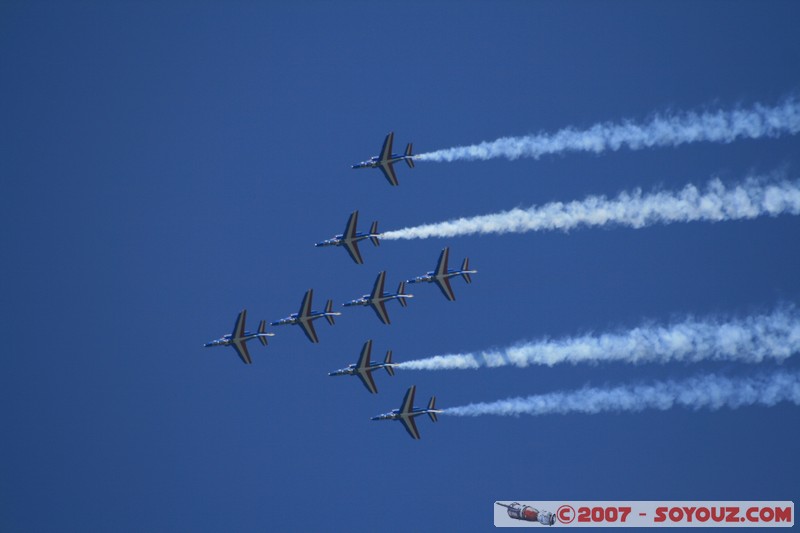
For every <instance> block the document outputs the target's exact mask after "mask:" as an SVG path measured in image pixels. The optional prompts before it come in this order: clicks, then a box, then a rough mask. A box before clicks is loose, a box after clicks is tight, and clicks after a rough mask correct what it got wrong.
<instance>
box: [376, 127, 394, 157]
mask: <svg viewBox="0 0 800 533" xmlns="http://www.w3.org/2000/svg"><path fill="white" fill-rule="evenodd" d="M393 140H394V132H393V131H390V132H389V135H387V136H386V139H384V140H383V148H381V155H380V156H379V158H378V160H379V161H381V162H385V161H389V159H391V158H392V141H393Z"/></svg>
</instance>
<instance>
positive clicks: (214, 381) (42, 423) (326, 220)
mask: <svg viewBox="0 0 800 533" xmlns="http://www.w3.org/2000/svg"><path fill="white" fill-rule="evenodd" d="M798 14H800V8H799V7H798V6H797V4H796V3H791V2H769V3H763V2H737V3H721V2H705V3H700V4H697V3H693V4H691V5H690V4H688V3H680V2H672V3H668V4H657V3H652V2H639V3H633V2H602V3H597V2H570V3H562V2H502V3H497V2H493V3H490V2H475V3H470V4H467V5H464V4H463V3H455V2H441V3H435V4H433V5H430V4H429V3H421V2H411V3H406V4H403V7H402V9H398V6H397V5H396V4H390V3H373V2H352V3H347V4H344V5H340V4H337V5H335V6H333V5H328V4H325V3H322V2H301V3H296V4H291V5H277V4H260V3H255V2H233V3H224V4H223V3H214V2H201V3H194V4H191V5H189V4H182V3H165V4H164V5H158V6H156V5H154V4H147V3H140V2H117V3H114V4H113V5H107V4H106V3H93V2H80V3H71V4H70V5H67V4H64V3H57V2H52V3H51V2H25V3H23V2H7V3H4V4H3V5H2V7H0V61H1V63H0V64H1V65H2V72H3V79H4V82H3V83H2V84H0V122H2V124H3V125H4V127H3V128H2V129H0V146H2V152H0V153H1V154H2V156H0V175H2V180H0V187H1V189H0V190H2V194H0V198H2V201H3V204H4V205H3V209H2V210H0V217H2V224H3V227H4V228H5V231H3V232H2V234H1V235H0V239H2V241H0V242H1V243H2V246H3V249H4V250H5V256H4V257H5V259H4V261H3V273H4V276H3V279H4V283H3V290H2V294H3V297H2V299H0V301H2V313H3V320H2V321H1V322H0V328H1V331H2V334H3V338H4V339H5V347H4V350H3V353H4V357H3V358H2V361H3V362H2V371H0V389H1V390H2V397H3V404H4V407H5V408H4V409H3V414H2V422H3V427H4V428H5V435H6V438H5V439H3V445H2V451H3V453H2V460H0V476H1V477H2V479H3V483H2V484H0V491H2V492H1V493H0V529H3V530H4V531H53V530H63V529H74V530H84V531H107V530H108V529H109V528H111V529H113V530H115V531H165V530H186V531H220V530H229V531H237V530H239V531H246V530H264V529H270V530H278V531H279V530H284V531H285V530H298V529H299V530H342V529H346V530H357V531H358V530H363V531H374V530H378V529H379V530H409V529H410V530H414V531H441V530H458V531H472V530H474V531H482V530H487V529H489V528H491V527H492V526H491V524H492V517H493V510H492V503H493V502H494V501H495V500H509V499H512V500H513V499H518V500H557V499H572V500H579V499H585V500H613V499H637V500H649V499H681V500H691V499H699V500H703V499H707V500H711V499H722V500H769V499H778V500H789V499H793V500H796V499H797V497H798V496H800V494H798V489H797V482H796V480H797V478H798V474H800V462H799V461H798V459H797V454H796V442H797V439H798V425H797V420H798V412H797V407H795V406H789V405H780V406H777V407H774V408H756V407H753V408H744V409H739V410H736V411H729V410H722V411H718V412H707V411H699V412H691V411H686V410H680V409H676V410H672V411H666V412H652V411H651V412H643V413H640V414H603V415H569V416H558V415H557V416H548V417H540V418H533V417H520V418H511V417H509V418H506V417H496V418H495V417H479V418H474V419H464V418H456V417H442V418H441V419H440V421H439V423H438V424H436V425H435V426H434V425H433V424H431V423H430V421H429V420H427V419H425V420H420V423H419V428H420V431H421V433H422V440H420V441H419V442H415V441H412V440H411V439H409V438H408V437H407V436H406V434H405V433H404V432H403V430H402V428H401V427H400V426H399V424H394V423H387V422H380V423H378V422H371V421H370V420H369V417H370V416H372V415H375V414H378V413H382V412H385V411H388V410H390V409H392V408H395V407H397V406H399V403H400V400H401V398H402V395H403V393H404V392H405V390H406V388H407V387H408V386H409V385H411V384H416V385H417V389H418V400H417V402H418V404H422V403H423V402H424V401H425V400H426V399H427V397H428V396H429V395H430V394H436V395H437V397H438V404H439V405H440V406H442V407H447V406H450V405H461V404H464V403H469V402H473V401H489V400H494V399H500V398H505V397H508V396H518V395H523V396H525V395H529V394H536V393H540V392H551V391H557V390H570V389H575V388H579V387H581V386H583V385H585V384H591V385H594V386H597V385H603V384H611V385H617V384H625V383H631V382H637V381H651V380H658V379H665V378H680V377H683V376H691V375H694V374H697V373H700V372H705V371H715V372H721V373H728V374H730V375H746V374H750V373H754V372H756V371H758V368H757V367H755V366H745V365H733V364H720V363H716V364H712V363H707V364H701V365H639V366H630V365H622V364H609V365H598V366H588V365H583V366H561V367H554V368H552V369H541V368H530V369H522V370H521V369H515V368H502V369H494V370H492V369H482V370H477V371H450V372H427V373H426V372H411V371H405V372H398V373H397V375H396V376H395V377H393V378H389V377H388V376H387V375H385V374H384V373H381V374H379V375H377V377H376V378H377V379H376V381H377V384H378V387H379V389H380V394H378V395H376V396H370V395H369V394H367V393H366V391H365V390H363V388H362V387H361V385H360V384H358V383H357V382H356V381H355V380H354V379H347V378H330V377H328V376H327V375H326V374H327V372H328V371H330V370H333V369H336V368H340V367H342V366H344V365H346V364H347V363H350V362H353V361H355V360H356V358H357V356H358V351H359V350H360V347H361V345H362V344H363V342H364V341H365V340H367V339H370V338H371V339H373V340H374V345H375V346H374V348H375V350H376V351H377V353H378V354H382V353H383V351H385V350H386V349H392V350H393V351H394V355H395V358H396V360H398V361H402V360H408V359H416V358H419V357H425V356H428V355H434V354H442V353H452V352H459V351H471V350H479V349H483V348H488V347H492V346H504V345H507V344H510V343H513V342H516V341H520V340H526V339H539V338H542V337H553V338H558V337H561V336H566V335H573V334H577V333H585V332H592V331H594V332H602V331H606V330H614V329H624V328H629V327H633V326H636V325H638V324H640V323H642V322H643V321H645V320H654V321H659V322H666V321H669V320H670V319H672V318H675V317H683V316H686V315H687V314H692V315H697V316H705V315H709V314H714V313H721V314H731V315H735V316H746V315H748V314H750V313H754V312H762V311H767V310H770V309H773V308H774V307H775V306H776V305H777V304H778V303H780V302H794V303H798V302H800V277H799V276H798V275H797V273H798V272H800V250H798V247H797V242H798V235H800V233H799V232H800V219H798V218H797V217H781V218H774V219H773V218H761V219H757V220H753V221H741V222H728V223H720V224H706V223H692V224H683V225H681V224H676V225H671V226H655V227H651V228H647V229H641V230H631V229H624V228H619V229H615V228H611V229H585V230H576V231H574V232H571V233H569V234H563V233H557V232H556V233H540V234H525V235H506V236H483V237H462V238H455V239H445V240H440V239H429V240H424V241H408V242H404V241H394V242H385V243H384V244H383V245H382V246H381V247H380V248H377V249H376V248H372V247H371V246H369V245H367V246H363V247H362V252H363V255H364V257H365V264H364V265H361V266H359V265H355V264H353V263H352V262H351V261H350V259H349V258H348V257H347V255H346V254H345V252H344V251H342V250H332V249H315V248H314V247H313V246H312V245H313V243H314V242H316V241H318V240H321V239H324V238H328V237H330V236H331V235H333V234H334V233H339V232H341V230H342V228H343V225H344V223H345V221H346V219H347V216H348V215H349V213H350V212H351V211H353V210H355V209H359V210H360V212H361V224H362V228H366V224H367V223H368V222H369V221H371V220H373V219H377V220H379V221H380V225H381V228H382V229H394V228H400V227H404V226H407V225H413V224H418V223H422V222H433V221H438V220H444V219H447V218H450V217H455V216H467V215H475V214H482V213H490V212H494V211H497V210H502V209H507V208H510V207H515V206H528V205H532V204H541V203H545V202H549V201H554V200H573V199H580V198H583V197H584V196H586V195H589V194H607V195H615V194H616V193H618V192H619V191H621V190H627V189H631V188H635V187H642V188H644V189H645V190H647V189H650V188H653V187H663V188H665V189H677V188H680V187H683V186H684V185H685V184H686V183H690V182H691V183H705V182H706V181H708V179H709V178H711V177H712V176H719V177H720V178H721V179H723V180H725V181H731V182H732V181H737V180H739V179H741V178H743V177H744V176H746V175H748V174H749V173H753V172H755V173H765V172H771V171H773V170H776V169H782V170H783V171H785V173H786V175H787V176H788V177H791V178H794V179H796V178H797V176H798V165H799V164H800V162H798V161H797V154H798V153H800V151H799V150H798V149H799V148H800V139H798V138H797V137H791V136H789V137H783V138H779V139H770V140H757V141H741V142H737V143H734V144H731V145H712V144H695V145H688V146H684V147H680V148H675V149H673V148H659V149H653V150H642V151H636V152H634V151H626V150H621V151H619V152H616V153H607V154H603V155H587V154H574V155H563V156H548V157H543V158H542V159H540V160H518V161H513V162H512V161H505V160H493V161H486V162H472V163H450V164H445V163H419V164H418V165H417V168H415V169H413V170H410V169H408V168H406V167H405V166H402V168H400V167H398V177H399V180H400V186H399V187H396V188H391V187H389V186H388V184H387V183H386V182H385V180H384V179H383V178H382V177H381V176H380V173H379V172H378V171H367V170H358V171H356V170H350V168H349V166H350V165H351V164H352V163H354V162H357V161H360V160H362V159H365V158H366V157H368V156H371V155H374V154H375V153H377V151H378V149H379V147H380V143H381V141H382V139H383V136H384V135H385V134H386V133H387V132H388V131H390V130H393V131H395V142H396V143H397V146H398V147H402V145H403V144H404V143H405V142H407V141H413V142H414V146H415V148H416V150H417V151H420V152H422V151H427V150H433V149H439V148H446V147H449V146H456V145H461V144H470V143H475V142H480V141H484V140H492V139H495V138H497V137H501V136H505V135H524V134H528V133H536V132H540V131H544V132H548V131H556V130H558V129H561V128H563V127H567V126H575V127H588V126H591V125H592V124H594V123H596V122H599V121H607V120H610V121H618V120H622V119H625V118H630V119H633V120H646V119H647V118H648V117H650V116H652V114H653V113H655V112H661V113H665V112H670V111H680V110H701V109H706V108H717V107H722V108H731V107H735V106H737V105H743V106H747V105H751V104H753V103H755V102H763V103H766V104H773V103H777V102H778V101H780V100H781V99H782V98H784V97H787V96H790V95H793V94H797V91H798V88H799V87H800V71H798V69H797V68H796V67H797V65H798V64H800V41H798V40H797V36H796V20H797V18H798ZM444 246H450V247H451V253H452V257H453V259H455V260H456V261H459V260H460V259H461V258H462V257H464V256H467V255H468V256H469V257H470V259H471V263H472V265H473V266H474V267H475V268H477V269H478V270H479V271H480V272H479V274H477V275H476V276H475V277H474V282H473V284H472V285H470V286H468V287H467V286H466V285H464V284H463V283H462V282H461V281H456V282H455V283H454V289H455V291H456V294H457V297H458V300H457V301H456V302H452V303H451V302H447V301H445V299H444V298H442V296H441V295H440V294H439V293H438V291H437V290H436V289H435V288H434V287H432V286H421V287H414V291H412V292H414V294H415V295H416V297H415V298H414V300H413V301H412V302H411V303H410V305H409V307H408V308H407V309H402V308H400V307H399V306H397V305H395V304H394V303H393V302H391V303H390V304H389V312H390V314H391V317H392V321H393V323H392V325H391V326H384V325H382V324H380V323H379V322H378V320H377V319H376V318H375V317H374V316H373V314H372V312H371V311H369V310H366V309H347V310H345V314H343V316H342V317H340V320H338V322H337V325H336V326H335V327H333V328H331V327H329V326H327V325H326V324H319V325H318V327H317V330H318V333H319V336H320V339H321V343H320V344H319V345H312V344H310V343H309V342H308V341H307V340H306V339H305V338H304V337H303V335H302V333H301V332H300V331H299V330H296V329H295V328H281V329H278V330H276V333H277V336H276V337H274V338H273V339H272V340H271V342H270V346H269V347H268V348H267V349H264V348H262V347H260V346H255V345H253V346H252V347H251V354H252V355H253V359H254V364H253V365H252V366H250V367H247V366H244V365H242V364H241V363H240V362H239V360H238V358H236V356H235V355H234V353H233V351H232V350H229V349H222V348H216V349H213V350H210V349H204V348H203V347H202V345H203V343H204V342H206V341H208V340H210V339H212V338H216V337H218V336H220V335H222V334H224V333H227V332H229V331H230V329H231V328H232V326H233V321H234V318H235V316H236V313H237V312H238V311H239V310H240V309H242V308H245V307H246V308H247V309H248V315H249V316H248V318H249V319H250V326H251V327H255V325H256V321H257V320H258V319H260V318H265V319H267V320H276V319H278V318H280V317H283V316H285V315H287V314H289V313H291V312H295V311H296V310H297V308H298V306H299V304H300V299H301V297H302V294H303V292H304V291H305V290H307V289H308V288H311V287H313V288H314V289H315V297H316V307H321V306H322V305H323V304H324V300H325V299H326V298H333V299H334V300H335V301H336V302H337V304H338V303H341V302H343V301H346V300H349V299H352V298H355V297H357V296H359V295H361V294H363V293H365V292H368V290H369V289H370V287H371V285H372V282H373V280H374V278H375V275H376V274H377V273H378V272H379V271H381V270H387V271H388V276H387V285H388V286H389V287H391V288H392V289H393V288H394V287H395V286H396V283H397V282H398V281H399V280H400V279H406V278H409V277H412V276H415V275H418V274H422V273H424V272H425V271H427V270H429V269H432V268H433V266H434V263H435V261H436V257H437V255H438V253H439V251H440V250H441V248H443V247H444ZM775 366H776V365H771V364H763V365H760V367H761V368H763V369H771V368H774V367H775ZM784 367H788V368H797V362H795V361H792V360H789V361H788V362H787V363H785V364H784ZM399 505H402V506H403V507H402V508H400V507H397V506H399Z"/></svg>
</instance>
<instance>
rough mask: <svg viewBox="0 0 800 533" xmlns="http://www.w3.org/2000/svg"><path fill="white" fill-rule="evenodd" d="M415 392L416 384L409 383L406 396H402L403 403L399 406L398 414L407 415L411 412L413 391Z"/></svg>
mask: <svg viewBox="0 0 800 533" xmlns="http://www.w3.org/2000/svg"><path fill="white" fill-rule="evenodd" d="M415 392H417V386H416V385H411V386H410V387H409V388H408V390H407V391H406V396H405V398H403V404H402V405H401V406H400V414H401V415H407V414H409V413H411V410H412V409H413V408H414V393H415Z"/></svg>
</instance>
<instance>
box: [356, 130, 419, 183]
mask: <svg viewBox="0 0 800 533" xmlns="http://www.w3.org/2000/svg"><path fill="white" fill-rule="evenodd" d="M393 140H394V132H393V131H391V132H389V135H387V136H386V139H385V140H384V141H383V148H381V154H380V155H376V156H372V157H370V158H369V159H367V160H366V161H362V162H361V163H358V164H356V165H353V168H379V169H381V172H383V175H384V176H386V179H387V180H389V183H390V184H392V185H397V175H396V174H395V172H394V163H397V162H398V161H405V162H406V164H407V165H408V166H409V167H411V168H414V156H413V154H412V153H411V149H412V145H411V143H408V144H407V145H406V151H405V153H404V154H402V155H401V154H393V153H392V141H393Z"/></svg>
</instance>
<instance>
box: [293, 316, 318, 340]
mask: <svg viewBox="0 0 800 533" xmlns="http://www.w3.org/2000/svg"><path fill="white" fill-rule="evenodd" d="M297 325H298V326H300V327H301V328H302V329H303V333H305V334H306V337H308V340H310V341H311V342H313V343H314V344H316V343H318V342H319V337H317V332H316V331H315V330H314V323H313V322H312V321H310V320H300V321H298V322H297Z"/></svg>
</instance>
